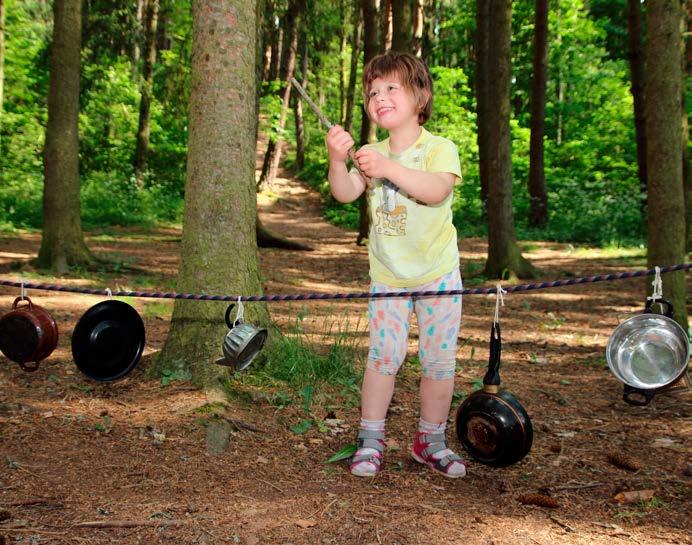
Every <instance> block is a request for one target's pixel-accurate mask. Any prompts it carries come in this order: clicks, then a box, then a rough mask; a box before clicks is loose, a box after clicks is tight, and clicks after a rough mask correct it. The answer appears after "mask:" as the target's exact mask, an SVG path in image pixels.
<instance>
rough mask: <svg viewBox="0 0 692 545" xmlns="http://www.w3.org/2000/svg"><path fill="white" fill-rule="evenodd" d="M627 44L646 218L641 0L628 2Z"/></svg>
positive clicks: (640, 185)
mask: <svg viewBox="0 0 692 545" xmlns="http://www.w3.org/2000/svg"><path fill="white" fill-rule="evenodd" d="M627 38H628V40H627V42H628V57H629V61H630V73H631V78H632V83H631V85H630V91H631V92H632V99H633V101H634V132H635V137H636V143H637V174H638V176H639V193H640V195H641V200H640V201H639V211H640V213H641V215H642V218H645V217H646V179H647V174H646V117H645V112H644V104H645V102H646V92H645V89H644V77H645V75H644V74H645V68H644V48H643V47H642V12H641V2H640V0H627Z"/></svg>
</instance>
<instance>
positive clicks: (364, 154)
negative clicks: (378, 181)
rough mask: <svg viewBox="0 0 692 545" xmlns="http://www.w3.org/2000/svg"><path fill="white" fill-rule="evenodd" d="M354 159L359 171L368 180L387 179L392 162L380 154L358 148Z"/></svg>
mask: <svg viewBox="0 0 692 545" xmlns="http://www.w3.org/2000/svg"><path fill="white" fill-rule="evenodd" d="M355 159H356V161H357V162H358V167H359V168H360V170H361V171H362V172H363V174H365V175H366V176H368V177H369V178H387V177H388V172H389V167H390V166H391V164H392V162H391V161H390V160H389V159H387V158H386V157H385V156H384V155H382V154H381V153H377V152H376V151H374V150H369V149H365V148H360V149H359V150H358V151H357V152H356V154H355Z"/></svg>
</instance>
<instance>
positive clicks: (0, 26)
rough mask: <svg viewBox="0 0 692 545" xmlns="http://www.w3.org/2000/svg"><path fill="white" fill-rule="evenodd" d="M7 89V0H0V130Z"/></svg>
mask: <svg viewBox="0 0 692 545" xmlns="http://www.w3.org/2000/svg"><path fill="white" fill-rule="evenodd" d="M4 89H5V0H0V132H1V129H2V113H3V107H2V104H3V103H2V101H3V92H4Z"/></svg>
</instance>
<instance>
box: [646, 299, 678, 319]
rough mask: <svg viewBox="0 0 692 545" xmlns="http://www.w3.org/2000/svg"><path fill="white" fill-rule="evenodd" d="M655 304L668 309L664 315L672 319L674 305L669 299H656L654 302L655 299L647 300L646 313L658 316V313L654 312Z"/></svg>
mask: <svg viewBox="0 0 692 545" xmlns="http://www.w3.org/2000/svg"><path fill="white" fill-rule="evenodd" d="M654 303H658V304H660V305H661V306H663V307H666V308H665V310H664V311H663V315H664V316H666V317H668V318H672V317H673V303H671V302H670V301H668V299H656V301H655V302H654V300H653V299H647V301H646V307H644V312H649V313H651V314H658V313H657V312H654V311H653V307H654Z"/></svg>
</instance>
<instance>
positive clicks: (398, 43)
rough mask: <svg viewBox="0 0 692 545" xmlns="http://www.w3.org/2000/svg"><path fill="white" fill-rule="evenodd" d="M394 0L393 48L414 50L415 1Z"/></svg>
mask: <svg viewBox="0 0 692 545" xmlns="http://www.w3.org/2000/svg"><path fill="white" fill-rule="evenodd" d="M391 1H392V49H393V50H394V51H401V52H404V53H411V52H412V50H413V1H414V0H391Z"/></svg>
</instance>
